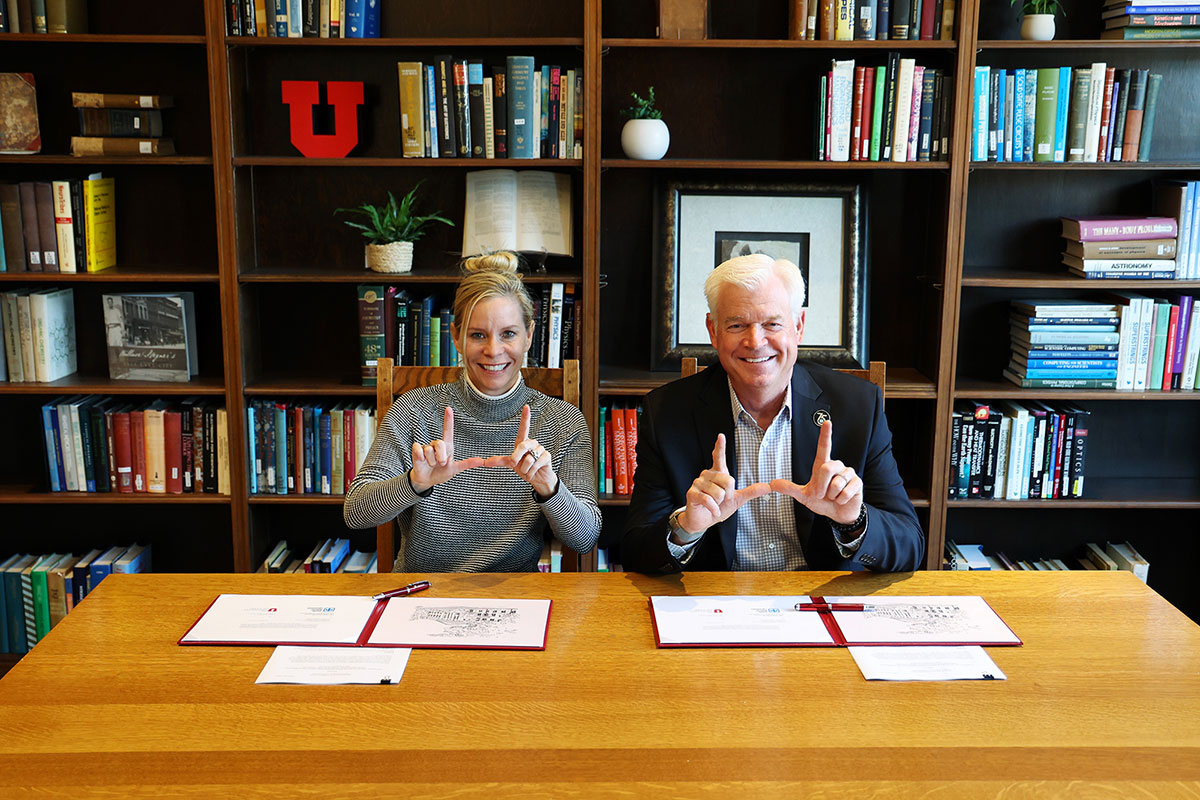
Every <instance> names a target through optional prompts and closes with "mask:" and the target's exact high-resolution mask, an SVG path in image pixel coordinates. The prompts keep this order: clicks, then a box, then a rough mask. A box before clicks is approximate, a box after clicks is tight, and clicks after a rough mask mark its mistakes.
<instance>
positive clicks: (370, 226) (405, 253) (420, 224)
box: [334, 181, 454, 273]
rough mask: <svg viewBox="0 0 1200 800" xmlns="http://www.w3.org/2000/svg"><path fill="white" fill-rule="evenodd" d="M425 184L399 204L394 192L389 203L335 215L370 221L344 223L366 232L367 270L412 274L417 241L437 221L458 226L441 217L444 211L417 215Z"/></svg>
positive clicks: (364, 233) (418, 186)
mask: <svg viewBox="0 0 1200 800" xmlns="http://www.w3.org/2000/svg"><path fill="white" fill-rule="evenodd" d="M423 182H424V181H417V185H416V186H414V187H413V188H412V190H411V191H409V193H408V194H406V195H404V199H403V200H401V201H400V202H396V197H395V195H393V194H392V193H391V192H388V193H387V196H388V201H387V202H386V203H384V204H383V205H379V206H375V205H371V204H370V203H363V204H362V205H361V206H359V207H358V208H339V209H338V210H337V211H336V212H334V213H341V212H343V211H344V212H346V213H348V214H360V215H362V216H363V217H365V218H366V222H365V223H363V222H353V221H351V220H344V222H345V223H346V224H347V225H349V226H350V227H351V228H355V229H357V230H360V231H362V235H363V236H364V237H366V239H367V242H368V244H367V250H366V259H367V267H368V268H370V269H372V270H374V271H375V272H393V273H394V272H410V271H412V254H413V242H415V241H416V240H417V239H420V238H421V237H422V236H424V235H425V232H426V228H428V227H429V226H430V225H432V224H433V223H434V222H444V223H446V224H447V225H453V224H454V223H453V222H451V221H450V220H448V219H446V218H445V217H439V216H438V214H439V213H440V212H436V211H435V212H434V213H432V214H425V215H422V216H418V215H416V214H415V213H413V202H414V200H415V199H416V196H417V189H419V188H420V186H421V184H422V183H423Z"/></svg>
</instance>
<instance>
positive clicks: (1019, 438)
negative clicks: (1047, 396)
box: [996, 402, 1029, 500]
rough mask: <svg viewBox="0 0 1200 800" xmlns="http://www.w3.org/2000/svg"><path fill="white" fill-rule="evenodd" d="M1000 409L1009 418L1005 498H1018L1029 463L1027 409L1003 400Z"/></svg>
mask: <svg viewBox="0 0 1200 800" xmlns="http://www.w3.org/2000/svg"><path fill="white" fill-rule="evenodd" d="M999 406H1000V410H1001V411H1002V412H1003V414H1004V420H1005V421H1006V422H1008V421H1009V420H1011V423H1010V428H1011V430H1010V431H1009V434H1008V464H1007V467H1006V469H1005V471H1004V494H1003V497H1004V499H1005V500H1020V499H1022V498H1021V488H1022V480H1023V479H1024V477H1025V468H1026V467H1027V466H1028V465H1029V441H1028V434H1029V409H1027V408H1025V407H1024V406H1022V405H1021V404H1019V403H1011V402H1005V403H1000V404H999ZM996 471H997V479H998V478H999V466H997V470H996ZM996 496H997V497H1000V496H1001V494H1000V489H999V487H997V489H996Z"/></svg>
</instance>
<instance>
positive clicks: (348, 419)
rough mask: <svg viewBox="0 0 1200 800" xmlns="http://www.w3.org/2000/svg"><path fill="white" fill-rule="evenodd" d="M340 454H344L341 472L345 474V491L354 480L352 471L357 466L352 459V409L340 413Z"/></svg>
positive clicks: (356, 462) (355, 461)
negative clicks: (341, 442)
mask: <svg viewBox="0 0 1200 800" xmlns="http://www.w3.org/2000/svg"><path fill="white" fill-rule="evenodd" d="M342 439H343V440H344V442H343V444H342V452H343V453H344V454H345V458H346V461H345V464H344V465H343V467H344V468H343V470H342V471H343V472H345V474H346V489H349V488H350V483H351V482H352V481H353V480H354V470H355V468H356V466H357V465H358V461H357V460H356V459H355V458H354V409H353V408H347V409H346V410H345V411H343V412H342Z"/></svg>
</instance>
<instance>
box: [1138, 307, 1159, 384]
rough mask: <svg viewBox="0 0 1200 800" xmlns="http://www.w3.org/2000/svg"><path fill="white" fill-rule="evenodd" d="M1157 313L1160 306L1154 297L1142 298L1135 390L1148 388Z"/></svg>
mask: <svg viewBox="0 0 1200 800" xmlns="http://www.w3.org/2000/svg"><path fill="white" fill-rule="evenodd" d="M1157 315H1158V307H1157V306H1156V305H1155V304H1154V298H1153V297H1147V298H1144V299H1143V300H1142V314H1141V318H1142V322H1141V326H1140V334H1139V339H1140V341H1139V342H1138V351H1137V352H1138V357H1137V363H1136V364H1135V365H1134V367H1133V390H1134V391H1135V392H1144V391H1145V390H1146V382H1147V381H1148V380H1149V377H1150V374H1149V369H1150V346H1151V344H1152V343H1153V340H1154V320H1155V317H1156V316H1157Z"/></svg>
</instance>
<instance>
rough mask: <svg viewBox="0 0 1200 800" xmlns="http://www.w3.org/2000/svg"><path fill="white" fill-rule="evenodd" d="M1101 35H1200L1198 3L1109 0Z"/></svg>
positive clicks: (1178, 37)
mask: <svg viewBox="0 0 1200 800" xmlns="http://www.w3.org/2000/svg"><path fill="white" fill-rule="evenodd" d="M1100 17H1101V18H1102V19H1103V20H1104V31H1103V32H1102V33H1101V34H1100V37H1101V38H1102V39H1200V5H1194V4H1186V3H1185V4H1183V5H1181V4H1179V3H1178V2H1175V3H1161V2H1147V1H1146V0H1109V1H1108V2H1107V3H1105V4H1104V7H1103V8H1102V9H1101V12H1100Z"/></svg>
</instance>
